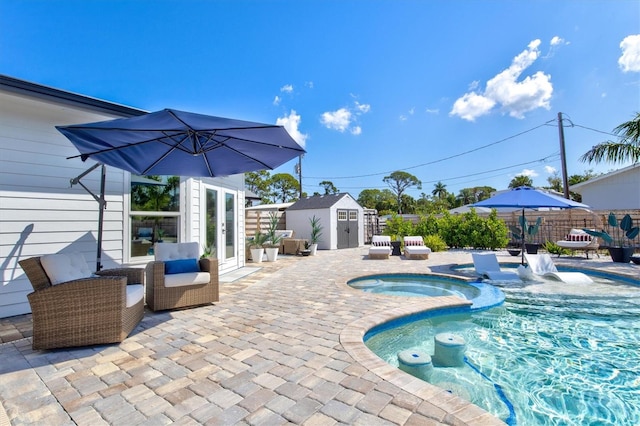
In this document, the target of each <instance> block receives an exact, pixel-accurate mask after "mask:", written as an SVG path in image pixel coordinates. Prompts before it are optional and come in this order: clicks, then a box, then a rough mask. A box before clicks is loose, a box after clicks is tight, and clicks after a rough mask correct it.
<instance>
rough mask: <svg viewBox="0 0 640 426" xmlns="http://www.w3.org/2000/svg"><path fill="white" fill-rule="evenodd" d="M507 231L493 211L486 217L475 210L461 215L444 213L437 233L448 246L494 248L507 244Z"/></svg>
mask: <svg viewBox="0 0 640 426" xmlns="http://www.w3.org/2000/svg"><path fill="white" fill-rule="evenodd" d="M508 233H509V229H508V228H507V225H506V224H505V223H504V222H503V221H502V220H500V219H498V217H497V215H496V213H495V211H493V212H492V213H491V214H490V215H489V217H487V218H483V217H480V216H478V214H477V213H476V212H475V211H471V212H468V213H464V214H461V215H450V214H448V213H445V214H444V216H443V217H442V218H441V220H440V228H439V234H440V236H441V237H442V238H443V239H444V241H445V242H446V244H447V245H448V246H449V247H456V248H465V247H472V248H477V249H491V250H495V249H496V248H502V247H506V246H507V243H508V242H509V238H508V237H507V235H508Z"/></svg>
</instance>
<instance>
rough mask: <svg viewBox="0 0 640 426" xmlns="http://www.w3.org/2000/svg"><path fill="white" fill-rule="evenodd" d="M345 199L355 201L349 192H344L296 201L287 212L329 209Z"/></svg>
mask: <svg viewBox="0 0 640 426" xmlns="http://www.w3.org/2000/svg"><path fill="white" fill-rule="evenodd" d="M344 197H349V198H351V199H353V197H351V195H349V194H348V193H347V192H343V193H341V194H335V195H314V196H312V197H307V198H302V199H300V200H298V201H296V202H295V203H294V204H293V205H292V206H291V207H289V208H288V209H287V210H318V209H328V208H330V207H332V206H334V205H335V204H336V203H337V202H338V201H340V200H342V199H343V198H344ZM354 201H355V199H354ZM356 202H357V201H356Z"/></svg>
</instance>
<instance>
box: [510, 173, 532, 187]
mask: <svg viewBox="0 0 640 426" xmlns="http://www.w3.org/2000/svg"><path fill="white" fill-rule="evenodd" d="M519 186H533V180H532V179H531V178H530V177H529V176H525V175H518V176H516V177H514V178H513V179H511V182H509V188H517V187H519Z"/></svg>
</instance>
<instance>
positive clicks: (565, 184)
mask: <svg viewBox="0 0 640 426" xmlns="http://www.w3.org/2000/svg"><path fill="white" fill-rule="evenodd" d="M558 132H559V136H560V161H561V163H562V188H563V189H564V198H566V199H567V200H568V199H569V178H568V177H567V155H566V153H565V151H564V127H562V113H561V112H559V113H558Z"/></svg>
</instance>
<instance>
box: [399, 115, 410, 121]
mask: <svg viewBox="0 0 640 426" xmlns="http://www.w3.org/2000/svg"><path fill="white" fill-rule="evenodd" d="M398 118H399V119H400V121H407V120H408V119H409V118H408V117H407V116H406V115H404V114H401V115H400V117H398Z"/></svg>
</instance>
